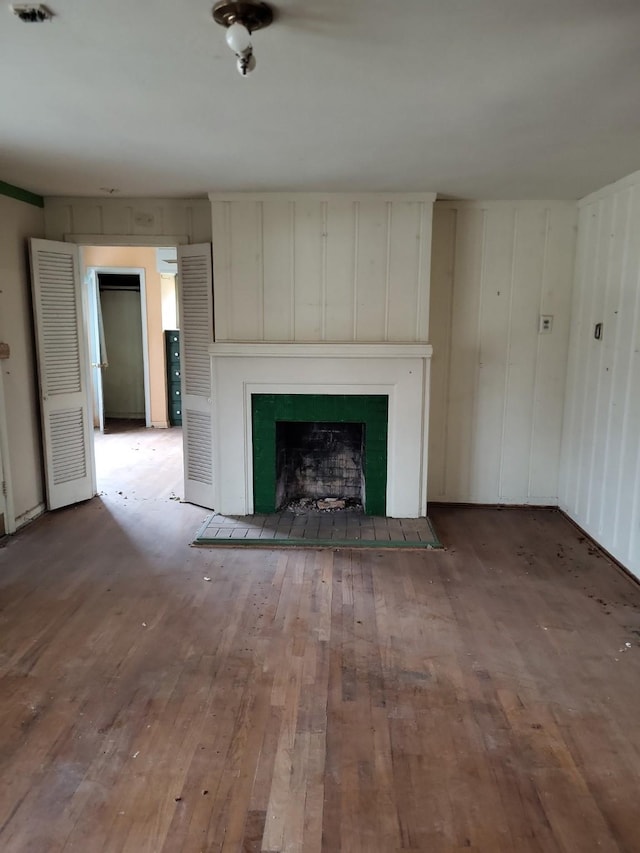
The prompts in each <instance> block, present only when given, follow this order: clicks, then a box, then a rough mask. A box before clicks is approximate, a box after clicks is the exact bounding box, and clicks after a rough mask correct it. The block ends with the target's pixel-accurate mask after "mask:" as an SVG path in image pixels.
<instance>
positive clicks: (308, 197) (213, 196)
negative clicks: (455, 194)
mask: <svg viewBox="0 0 640 853" xmlns="http://www.w3.org/2000/svg"><path fill="white" fill-rule="evenodd" d="M437 195H438V194H437V193H434V192H427V191H425V192H410V193H398V192H396V193H379V192H360V193H348V192H341V193H338V192H337V193H331V192H330V193H323V192H309V193H306V192H272V193H270V192H264V193H251V192H247V193H243V192H215V191H214V192H210V193H209V201H212V202H216V201H317V202H323V201H336V200H340V199H342V200H344V201H372V200H378V201H388V202H395V201H423V202H425V204H433V202H434V201H435V200H436V197H437Z"/></svg>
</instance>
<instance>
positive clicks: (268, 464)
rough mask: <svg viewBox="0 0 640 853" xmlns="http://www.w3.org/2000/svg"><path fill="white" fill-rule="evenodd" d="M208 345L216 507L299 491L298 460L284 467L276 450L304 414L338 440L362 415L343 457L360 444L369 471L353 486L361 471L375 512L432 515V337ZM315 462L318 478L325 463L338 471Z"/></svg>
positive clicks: (318, 430) (317, 434)
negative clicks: (404, 341) (397, 340)
mask: <svg viewBox="0 0 640 853" xmlns="http://www.w3.org/2000/svg"><path fill="white" fill-rule="evenodd" d="M210 353H211V361H212V376H213V396H212V407H213V415H214V418H213V422H214V435H213V440H214V471H213V478H214V489H215V508H216V510H217V511H218V512H220V513H222V514H226V515H249V514H251V513H253V512H260V513H263V512H273V511H275V509H276V506H277V505H278V502H279V500H282V499H283V495H284V491H286V490H287V489H293V491H294V492H295V489H296V488H297V487H296V486H295V485H292V484H291V481H293V482H294V483H295V481H296V479H297V474H296V473H295V469H296V463H295V462H291V460H290V462H291V467H292V469H293V472H291V471H289V472H287V471H285V472H283V471H282V469H281V466H280V463H279V461H278V460H279V456H280V457H281V456H283V455H286V454H285V453H284V452H283V450H282V439H283V437H285V436H286V437H291V432H292V431H294V432H295V430H297V429H299V428H300V424H308V425H311V426H308V427H305V430H309V431H310V436H311V441H312V443H315V442H317V441H320V438H323V440H327V441H328V442H329V443H331V442H335V441H336V440H338V438H339V435H340V430H341V429H342V428H343V427H344V425H345V424H351V425H353V424H357V425H359V427H358V429H359V430H361V437H360V438H358V435H360V433H359V432H357V431H356V432H350V433H349V437H347V438H345V437H344V436H343V438H342V439H341V441H342V443H343V445H346V447H345V446H343V447H342V449H341V450H340V452H339V453H340V454H341V455H342V456H343V457H344V456H345V455H346V456H355V457H356V458H357V457H358V452H356V450H357V448H358V446H359V447H360V451H359V455H360V457H361V458H360V463H359V464H360V465H361V468H362V473H361V474H356V473H354V472H350V475H349V477H350V479H351V483H350V484H348V485H346V488H347V489H352V488H353V487H354V483H355V481H357V480H358V477H360V478H361V481H363V483H364V485H363V488H362V495H363V498H364V501H363V502H364V505H365V508H366V512H367V513H370V514H372V515H389V516H393V517H399V518H419V517H422V516H425V515H426V506H427V494H426V476H427V423H428V418H427V412H428V400H429V364H430V362H429V359H430V356H431V347H430V346H429V345H427V344H410V343H407V344H357V343H353V344H337V343H319V344H300V343H258V342H256V343H240V342H238V343H230V342H229V343H228V342H225V343H216V344H213V345H212V346H211V349H210ZM256 408H257V410H258V411H257V413H256ZM287 424H289V425H292V424H293V425H295V429H294V427H292V426H286V425H287ZM314 425H315V426H314ZM278 432H280V444H279V440H278ZM322 433H324V436H322ZM307 438H309V435H308V436H307ZM296 441H297V439H296ZM279 448H280V449H279ZM294 449H295V448H294ZM290 452H291V451H289V453H290ZM324 455H325V456H326V455H327V454H326V453H325V454H324ZM281 461H282V460H281ZM325 461H326V460H325ZM343 461H344V459H343ZM314 464H316V465H319V469H318V468H316V472H315V473H314V474H312V479H314V478H316V477H317V472H318V470H321V471H322V477H323V478H328V479H329V480H330V478H331V476H332V474H331V471H330V468H331V465H329V464H327V465H326V466H325V465H324V464H323V463H314ZM350 464H351V463H348V465H347V466H346V467H349V466H350ZM285 467H286V466H285ZM298 467H299V466H298ZM343 467H344V466H343ZM279 468H280V471H279ZM279 482H280V485H278V483H279ZM325 484H326V483H325ZM322 491H324V485H323V486H322ZM327 491H329V490H327ZM325 496H326V497H336V496H337V495H330V494H328V493H325V494H323V495H322V497H325Z"/></svg>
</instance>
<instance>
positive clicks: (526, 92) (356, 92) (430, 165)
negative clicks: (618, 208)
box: [0, 0, 640, 198]
mask: <svg viewBox="0 0 640 853" xmlns="http://www.w3.org/2000/svg"><path fill="white" fill-rule="evenodd" d="M212 5H213V0H173V2H158V0H102V2H98V0H50V3H49V7H50V8H51V9H52V10H53V12H54V13H55V15H56V17H55V19H54V20H53V21H52V22H51V23H46V24H39V25H36V24H24V23H22V22H21V21H19V19H18V18H17V17H15V16H14V15H12V13H11V12H10V8H9V5H8V4H6V3H5V6H4V9H1V8H0V64H1V69H2V73H1V74H0V179H3V180H5V181H8V182H10V183H13V184H17V185H18V186H21V187H23V188H25V189H29V190H32V191H34V192H37V193H41V194H43V195H92V196H95V195H100V194H101V191H100V187H117V188H118V190H119V191H120V194H121V195H123V196H199V195H204V194H205V193H206V192H207V191H209V190H256V191H269V190H324V191H341V190H344V191H351V190H370V191H407V190H412V191H417V190H431V191H437V192H439V193H441V194H442V195H445V196H454V197H462V198H579V197H581V196H584V195H585V194H587V193H589V192H590V191H592V190H594V189H597V188H599V187H601V186H603V185H604V184H607V183H609V182H611V181H613V180H615V179H617V178H620V177H622V176H624V175H626V174H628V173H630V172H632V171H635V170H636V169H640V98H639V95H640V0H385V2H382V0H317V2H311V0H286V2H278V3H276V4H275V8H276V13H277V15H278V17H277V20H276V22H275V23H274V24H273V25H272V26H271V27H270V28H269V29H267V30H264V31H261V32H258V33H256V34H254V39H253V41H254V48H255V53H256V56H257V61H258V67H257V70H256V71H255V72H254V73H253V74H252V75H250V76H249V77H247V78H246V79H242V78H241V77H240V76H239V75H238V73H237V71H236V69H235V60H234V57H233V55H232V53H231V52H230V50H229V49H228V48H227V46H226V44H225V41H224V30H223V29H221V28H220V27H218V25H217V24H215V23H214V22H213V19H212V17H211V7H212Z"/></svg>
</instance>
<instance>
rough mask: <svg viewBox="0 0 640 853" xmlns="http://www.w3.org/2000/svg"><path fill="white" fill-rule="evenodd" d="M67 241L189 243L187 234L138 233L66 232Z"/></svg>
mask: <svg viewBox="0 0 640 853" xmlns="http://www.w3.org/2000/svg"><path fill="white" fill-rule="evenodd" d="M64 241H65V243H77V244H78V245H81V246H140V247H145V246H148V247H150V248H154V247H156V246H157V247H159V248H165V247H167V246H182V245H185V244H188V243H189V237H188V236H187V235H186V234H168V235H166V236H164V235H163V236H161V237H144V236H142V235H138V234H65V235H64Z"/></svg>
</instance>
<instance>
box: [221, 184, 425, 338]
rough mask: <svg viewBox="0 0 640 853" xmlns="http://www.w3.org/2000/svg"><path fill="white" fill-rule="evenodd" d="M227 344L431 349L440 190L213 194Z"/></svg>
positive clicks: (223, 330)
mask: <svg viewBox="0 0 640 853" xmlns="http://www.w3.org/2000/svg"><path fill="white" fill-rule="evenodd" d="M209 198H210V200H211V206H212V232H213V264H214V281H215V337H216V340H217V341H301V342H314V341H371V342H384V341H398V342H426V341H427V340H428V330H429V281H430V266H431V225H432V215H433V202H434V200H435V194H434V193H428V192H424V193H406V194H402V193H353V194H351V195H349V194H344V193H335V194H331V193H329V194H325V193H293V194H292V193H266V194H247V193H224V194H217V193H211V194H210V196H209Z"/></svg>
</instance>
